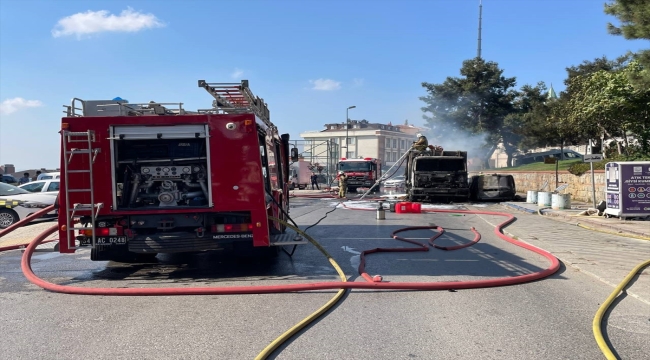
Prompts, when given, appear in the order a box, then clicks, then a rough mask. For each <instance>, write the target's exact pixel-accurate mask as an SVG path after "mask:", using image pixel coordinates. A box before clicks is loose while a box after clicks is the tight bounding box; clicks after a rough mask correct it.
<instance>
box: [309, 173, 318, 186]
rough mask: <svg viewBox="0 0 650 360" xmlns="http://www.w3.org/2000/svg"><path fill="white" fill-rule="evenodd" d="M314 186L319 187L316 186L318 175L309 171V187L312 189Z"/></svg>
mask: <svg viewBox="0 0 650 360" xmlns="http://www.w3.org/2000/svg"><path fill="white" fill-rule="evenodd" d="M314 186H315V187H316V189H318V190H320V187H319V186H318V175H316V173H311V189H312V190H314Z"/></svg>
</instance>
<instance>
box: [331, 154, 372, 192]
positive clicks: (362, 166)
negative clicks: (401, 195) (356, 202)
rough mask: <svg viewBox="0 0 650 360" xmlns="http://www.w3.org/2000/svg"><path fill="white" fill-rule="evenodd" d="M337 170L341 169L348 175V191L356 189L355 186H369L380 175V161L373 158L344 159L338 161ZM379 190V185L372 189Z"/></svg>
mask: <svg viewBox="0 0 650 360" xmlns="http://www.w3.org/2000/svg"><path fill="white" fill-rule="evenodd" d="M338 168H339V169H338V171H343V172H344V173H345V175H346V176H347V177H348V181H347V184H348V191H356V190H357V188H360V187H364V188H370V187H371V186H373V185H374V184H375V182H376V181H377V180H378V179H379V177H380V176H381V162H380V161H379V160H378V159H374V158H361V159H346V158H341V161H339V166H338ZM372 191H373V192H378V191H379V186H375V187H374V188H373V189H372Z"/></svg>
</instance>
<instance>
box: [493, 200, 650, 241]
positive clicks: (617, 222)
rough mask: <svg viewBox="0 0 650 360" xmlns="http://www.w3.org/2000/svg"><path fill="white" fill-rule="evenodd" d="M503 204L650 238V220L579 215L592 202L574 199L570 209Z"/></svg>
mask: <svg viewBox="0 0 650 360" xmlns="http://www.w3.org/2000/svg"><path fill="white" fill-rule="evenodd" d="M502 204H503V205H506V206H508V207H511V208H513V209H517V210H519V211H524V212H527V213H530V214H538V211H539V210H540V209H543V210H542V211H541V213H542V214H543V215H546V216H548V217H549V218H552V219H554V220H560V221H562V222H567V223H571V224H574V225H577V224H580V225H583V226H585V227H588V228H594V229H596V230H601V231H606V232H614V233H618V234H620V235H626V234H627V235H632V236H633V237H643V238H646V239H648V240H650V221H648V220H622V219H619V218H606V217H604V216H587V215H578V214H579V213H581V212H583V211H585V210H586V209H588V208H592V207H593V205H592V204H588V203H584V202H579V201H572V202H571V209H570V210H569V209H566V210H553V209H549V208H548V207H539V206H537V204H529V203H526V202H523V201H522V202H517V201H510V202H504V203H502Z"/></svg>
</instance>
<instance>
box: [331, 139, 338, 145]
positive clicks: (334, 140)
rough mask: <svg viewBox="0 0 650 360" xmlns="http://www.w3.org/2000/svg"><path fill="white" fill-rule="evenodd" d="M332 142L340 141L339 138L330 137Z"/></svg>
mask: <svg viewBox="0 0 650 360" xmlns="http://www.w3.org/2000/svg"><path fill="white" fill-rule="evenodd" d="M330 142H331V143H332V144H338V143H339V138H331V139H330Z"/></svg>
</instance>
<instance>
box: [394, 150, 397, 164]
mask: <svg viewBox="0 0 650 360" xmlns="http://www.w3.org/2000/svg"><path fill="white" fill-rule="evenodd" d="M395 161H397V152H395V151H393V162H395Z"/></svg>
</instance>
